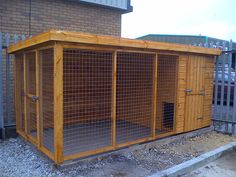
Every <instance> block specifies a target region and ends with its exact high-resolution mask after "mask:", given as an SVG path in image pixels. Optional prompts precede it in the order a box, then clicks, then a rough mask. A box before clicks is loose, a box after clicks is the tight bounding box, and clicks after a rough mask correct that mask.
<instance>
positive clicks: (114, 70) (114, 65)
mask: <svg viewBox="0 0 236 177" xmlns="http://www.w3.org/2000/svg"><path fill="white" fill-rule="evenodd" d="M116 80H117V51H114V53H113V57H112V146H113V148H114V149H116Z"/></svg>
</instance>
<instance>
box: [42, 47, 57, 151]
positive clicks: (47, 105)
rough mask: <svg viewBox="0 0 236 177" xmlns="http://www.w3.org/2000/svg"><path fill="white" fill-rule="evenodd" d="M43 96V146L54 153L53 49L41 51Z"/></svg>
mask: <svg viewBox="0 0 236 177" xmlns="http://www.w3.org/2000/svg"><path fill="white" fill-rule="evenodd" d="M39 55H40V65H41V70H40V73H41V94H40V98H41V99H40V105H41V110H42V111H41V114H42V117H41V118H42V119H43V120H42V129H43V136H42V138H43V139H42V142H43V143H42V144H43V146H44V147H45V148H47V149H48V150H49V151H51V152H54V121H53V120H54V119H53V117H54V112H53V72H54V69H53V67H54V62H53V49H51V48H50V49H45V50H41V51H40V54H39Z"/></svg>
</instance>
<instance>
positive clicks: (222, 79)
mask: <svg viewBox="0 0 236 177" xmlns="http://www.w3.org/2000/svg"><path fill="white" fill-rule="evenodd" d="M223 49H225V42H224V43H223ZM225 55H226V54H223V55H222V72H221V87H220V89H221V95H220V109H219V111H220V119H221V120H222V118H223V116H224V85H225Z"/></svg>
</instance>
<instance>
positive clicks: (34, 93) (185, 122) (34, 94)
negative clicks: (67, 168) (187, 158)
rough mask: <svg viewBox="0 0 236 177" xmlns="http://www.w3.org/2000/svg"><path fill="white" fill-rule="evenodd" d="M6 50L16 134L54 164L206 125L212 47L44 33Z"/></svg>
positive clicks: (212, 60) (210, 103)
mask: <svg viewBox="0 0 236 177" xmlns="http://www.w3.org/2000/svg"><path fill="white" fill-rule="evenodd" d="M8 51H9V52H10V53H13V54H14V55H15V64H16V86H15V88H16V89H15V100H16V101H15V108H16V116H17V132H18V133H19V134H20V135H21V136H22V137H24V138H25V139H26V140H28V141H30V142H31V143H32V144H34V145H36V146H37V148H38V149H39V150H41V151H42V152H43V153H45V154H46V155H47V156H48V157H49V158H51V159H52V160H54V161H55V162H56V163H57V164H59V163H62V162H63V161H65V160H70V159H75V158H80V157H85V156H90V155H94V154H98V153H102V152H107V151H111V150H115V149H118V148H121V147H125V146H129V145H132V144H137V143H141V142H147V141H150V140H154V139H158V138H161V137H165V136H169V135H174V134H178V133H182V132H187V131H191V130H195V129H199V128H202V127H206V126H209V125H210V124H211V106H212V92H213V71H214V57H215V56H217V55H219V54H220V50H218V49H208V48H201V47H193V46H185V45H178V44H169V43H158V42H151V41H141V40H131V39H123V38H115V37H109V36H99V35H92V34H82V33H76V32H65V31H49V32H45V33H42V34H40V35H37V36H34V37H32V38H29V39H27V40H24V41H20V42H18V43H17V44H14V45H12V46H10V47H9V49H8Z"/></svg>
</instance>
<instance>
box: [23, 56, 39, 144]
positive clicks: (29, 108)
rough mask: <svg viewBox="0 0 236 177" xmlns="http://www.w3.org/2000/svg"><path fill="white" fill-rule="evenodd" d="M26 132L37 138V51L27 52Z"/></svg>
mask: <svg viewBox="0 0 236 177" xmlns="http://www.w3.org/2000/svg"><path fill="white" fill-rule="evenodd" d="M25 63H26V65H25V79H26V80H25V82H26V83H25V97H26V120H27V132H26V134H27V135H28V136H29V137H30V138H32V139H33V140H34V141H36V140H37V100H38V96H37V95H36V52H34V51H33V52H28V53H26V54H25Z"/></svg>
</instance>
